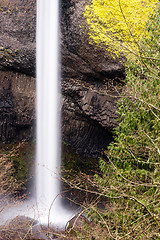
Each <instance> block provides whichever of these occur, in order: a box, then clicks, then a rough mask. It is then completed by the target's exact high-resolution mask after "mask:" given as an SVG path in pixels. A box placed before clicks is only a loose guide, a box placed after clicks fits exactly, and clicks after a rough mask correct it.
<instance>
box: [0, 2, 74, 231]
mask: <svg viewBox="0 0 160 240" xmlns="http://www.w3.org/2000/svg"><path fill="white" fill-rule="evenodd" d="M58 13H59V2H58V0H54V1H53V0H37V33H36V36H37V37H36V42H37V45H36V49H37V56H36V60H37V63H36V64H37V68H36V69H37V76H36V77H37V84H36V85H37V89H36V90H37V105H36V108H37V150H36V171H35V172H36V180H35V188H34V189H35V193H34V194H33V197H32V199H30V200H29V201H25V202H22V203H16V206H12V207H10V208H9V207H8V208H7V209H6V210H5V211H4V212H3V214H1V223H0V224H3V223H5V222H6V221H8V220H10V219H12V218H14V217H16V216H18V215H23V216H27V217H31V218H34V219H36V220H38V222H39V223H41V224H48V223H49V224H53V225H54V226H57V227H59V228H61V227H64V226H65V225H66V223H67V222H68V220H69V219H70V218H72V217H73V212H72V211H71V210H68V209H66V207H64V206H63V205H62V202H61V197H60V181H59V180H58V178H59V177H60V156H61V147H60V146H61V143H60V80H59V63H58V62H59V44H58V29H59V14H58Z"/></svg>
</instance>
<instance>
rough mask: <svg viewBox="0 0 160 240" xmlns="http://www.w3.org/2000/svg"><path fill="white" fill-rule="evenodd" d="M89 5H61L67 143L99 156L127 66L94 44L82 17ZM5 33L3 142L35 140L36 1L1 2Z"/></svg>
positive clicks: (0, 103) (0, 108)
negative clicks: (86, 6)
mask: <svg viewBox="0 0 160 240" xmlns="http://www.w3.org/2000/svg"><path fill="white" fill-rule="evenodd" d="M89 2H90V0H82V1H79V0H61V4H60V8H61V11H60V12H61V13H60V23H61V33H60V41H61V64H60V66H61V81H62V84H61V85H62V95H63V97H62V99H63V101H62V102H63V103H62V137H63V140H64V141H65V142H66V143H68V144H70V145H71V146H72V147H73V148H74V149H75V150H76V151H77V152H78V153H81V154H84V155H92V156H97V154H98V152H100V151H101V150H102V149H103V148H104V147H106V145H108V143H109V142H110V141H111V139H112V136H111V130H112V129H113V128H114V127H115V126H116V125H117V122H116V118H117V115H116V102H117V99H118V98H119V92H121V90H122V86H120V81H121V79H123V78H124V66H123V64H122V63H120V62H119V61H118V59H112V58H111V57H110V54H108V52H107V50H106V48H104V47H103V46H100V47H98V46H96V45H95V44H93V43H92V44H91V43H89V37H88V26H87V25H86V21H85V19H84V17H83V11H84V9H85V5H86V4H87V3H89ZM0 27H1V32H0V70H1V71H0V113H1V115H0V141H8V140H13V139H23V138H31V137H33V135H34V131H33V126H34V123H35V103H34V102H35V79H34V78H33V77H34V76H35V47H36V43H35V33H36V31H35V29H36V1H35V0H24V1H20V0H6V1H1V18H0ZM16 72H19V73H16ZM22 73H23V74H22ZM29 76H30V77H29Z"/></svg>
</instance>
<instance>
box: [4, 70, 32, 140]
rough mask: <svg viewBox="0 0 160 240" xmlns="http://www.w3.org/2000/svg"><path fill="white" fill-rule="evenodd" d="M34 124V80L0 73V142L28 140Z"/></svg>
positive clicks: (14, 73) (18, 75) (8, 72)
mask: <svg viewBox="0 0 160 240" xmlns="http://www.w3.org/2000/svg"><path fill="white" fill-rule="evenodd" d="M34 122H35V79H34V78H33V77H30V76H26V75H24V74H22V73H17V72H11V71H0V141H1V142H8V141H11V140H15V139H16V140H22V139H30V138H32V137H33V133H34Z"/></svg>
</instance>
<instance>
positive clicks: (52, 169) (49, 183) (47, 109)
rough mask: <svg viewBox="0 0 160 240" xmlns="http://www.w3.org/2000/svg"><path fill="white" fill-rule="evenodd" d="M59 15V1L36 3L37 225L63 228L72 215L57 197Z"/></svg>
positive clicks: (58, 185)
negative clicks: (45, 224)
mask: <svg viewBox="0 0 160 240" xmlns="http://www.w3.org/2000/svg"><path fill="white" fill-rule="evenodd" d="M58 12H59V4H58V0H54V1H53V0H45V1H44V0H37V40H36V41H37V152H36V159H37V163H36V168H37V169H36V176H37V177H36V202H37V207H38V215H39V219H38V220H39V221H40V223H48V220H49V222H51V223H53V224H57V225H64V224H66V222H67V221H68V220H69V217H70V216H71V214H69V212H68V211H67V210H66V209H64V207H63V206H62V204H61V198H60V197H59V196H58V194H59V191H60V183H59V181H58V179H57V176H58V170H59V168H60V151H61V149H60V145H61V144H60V112H59V111H60V89H59V79H58V75H59V74H58V68H59V66H58V55H59V49H58V29H59V26H58V25H59V19H58ZM50 210H51V211H50Z"/></svg>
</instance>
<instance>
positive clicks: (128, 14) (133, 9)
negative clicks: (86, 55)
mask: <svg viewBox="0 0 160 240" xmlns="http://www.w3.org/2000/svg"><path fill="white" fill-rule="evenodd" d="M156 3H157V0H145V1H142V0H132V1H129V0H120V1H119V0H118V1H117V0H114V1H112V0H92V1H91V4H90V5H86V8H85V12H84V17H85V18H86V21H87V23H88V25H89V37H90V41H91V42H93V41H94V43H96V44H98V45H100V44H103V45H107V49H108V50H109V51H110V53H111V54H112V55H113V56H118V57H119V56H120V55H121V54H122V53H123V55H124V54H125V55H126V54H127V55H128V54H129V53H133V52H135V51H138V48H139V46H138V44H137V42H139V40H140V39H142V38H143V37H146V36H147V37H148V33H147V31H146V28H145V25H146V21H147V20H148V17H149V15H150V14H152V13H153V8H154V7H155V6H156Z"/></svg>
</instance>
